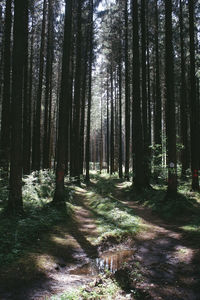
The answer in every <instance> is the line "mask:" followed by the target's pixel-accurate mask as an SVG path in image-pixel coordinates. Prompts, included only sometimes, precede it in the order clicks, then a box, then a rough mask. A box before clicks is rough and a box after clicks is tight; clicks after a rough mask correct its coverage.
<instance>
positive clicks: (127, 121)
mask: <svg viewBox="0 0 200 300" xmlns="http://www.w3.org/2000/svg"><path fill="white" fill-rule="evenodd" d="M124 18H125V41H124V42H125V155H126V156H125V175H124V176H125V178H126V179H127V180H129V160H130V87H129V59H128V0H125V10H124Z"/></svg>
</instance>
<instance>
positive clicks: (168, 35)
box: [165, 0, 177, 197]
mask: <svg viewBox="0 0 200 300" xmlns="http://www.w3.org/2000/svg"><path fill="white" fill-rule="evenodd" d="M165 84H166V129H167V131H166V134H167V157H168V161H167V162H168V188H167V196H169V197H174V196H176V193H177V167H176V125H175V124H176V123H175V97H174V59H173V45H172V0H165Z"/></svg>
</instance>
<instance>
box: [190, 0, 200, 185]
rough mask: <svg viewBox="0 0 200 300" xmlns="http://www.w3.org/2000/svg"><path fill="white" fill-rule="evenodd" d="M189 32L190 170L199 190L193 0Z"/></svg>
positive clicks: (191, 2) (192, 2) (194, 183)
mask: <svg viewBox="0 0 200 300" xmlns="http://www.w3.org/2000/svg"><path fill="white" fill-rule="evenodd" d="M189 34H190V107H191V116H190V130H191V132H190V136H191V171H192V189H193V190H199V177H198V167H199V131H198V99H197V96H196V77H195V41H194V0H190V1H189Z"/></svg>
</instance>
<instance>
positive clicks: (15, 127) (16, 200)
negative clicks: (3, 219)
mask: <svg viewBox="0 0 200 300" xmlns="http://www.w3.org/2000/svg"><path fill="white" fill-rule="evenodd" d="M26 10H27V1H26V0H20V1H18V0H15V1H14V27H13V37H14V40H13V60H12V61H13V65H12V107H11V120H12V129H11V164H10V182H9V199H8V211H9V212H10V213H11V214H12V215H16V214H18V213H21V212H22V211H23V202H22V103H23V100H22V99H23V68H24V51H25V43H26V42H25V39H26V26H27V24H26V21H25V16H26V14H27V11H26Z"/></svg>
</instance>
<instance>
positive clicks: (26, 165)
mask: <svg viewBox="0 0 200 300" xmlns="http://www.w3.org/2000/svg"><path fill="white" fill-rule="evenodd" d="M27 5H28V3H27ZM26 13H27V15H26V16H24V17H25V22H26V33H25V34H26V44H25V53H24V90H23V174H26V175H27V174H29V173H30V150H31V149H30V138H31V135H30V134H31V120H30V117H31V114H30V108H31V107H30V103H29V90H28V84H29V82H28V76H29V75H30V76H31V75H32V74H29V69H28V62H29V54H28V46H29V45H28V38H29V33H28V23H29V15H28V8H27V10H26Z"/></svg>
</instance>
